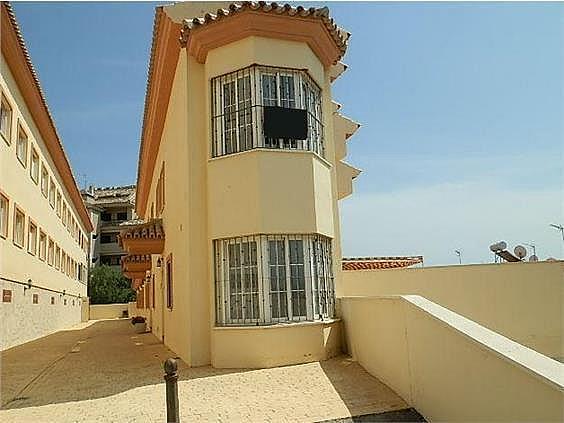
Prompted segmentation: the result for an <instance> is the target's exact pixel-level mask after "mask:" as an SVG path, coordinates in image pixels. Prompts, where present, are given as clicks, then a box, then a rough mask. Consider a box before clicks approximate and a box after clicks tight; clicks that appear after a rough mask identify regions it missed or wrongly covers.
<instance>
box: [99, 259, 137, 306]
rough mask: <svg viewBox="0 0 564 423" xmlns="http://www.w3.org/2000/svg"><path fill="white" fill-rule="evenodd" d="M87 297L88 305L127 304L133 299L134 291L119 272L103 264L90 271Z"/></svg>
mask: <svg viewBox="0 0 564 423" xmlns="http://www.w3.org/2000/svg"><path fill="white" fill-rule="evenodd" d="M88 296H89V297H90V304H112V303H127V302H129V301H133V300H134V299H135V291H133V289H131V285H130V282H129V280H128V279H127V278H126V277H125V276H123V274H122V273H121V271H119V270H118V269H115V268H112V267H110V266H107V265H105V264H103V265H100V266H97V267H94V268H92V269H91V270H90V279H89V281H88Z"/></svg>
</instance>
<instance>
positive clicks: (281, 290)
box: [214, 235, 335, 326]
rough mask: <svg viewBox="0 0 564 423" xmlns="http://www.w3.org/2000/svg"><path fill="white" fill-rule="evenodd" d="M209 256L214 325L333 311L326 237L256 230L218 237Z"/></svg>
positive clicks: (316, 315)
mask: <svg viewBox="0 0 564 423" xmlns="http://www.w3.org/2000/svg"><path fill="white" fill-rule="evenodd" d="M214 261H215V298H216V323H217V325H218V326H227V325H236V326H237V325H268V324H275V323H281V322H300V321H314V320H322V319H323V318H332V317H334V311H335V292H334V287H333V271H332V253H331V239H330V238H327V237H324V236H320V235H255V236H246V237H240V238H231V239H223V240H217V241H215V242H214Z"/></svg>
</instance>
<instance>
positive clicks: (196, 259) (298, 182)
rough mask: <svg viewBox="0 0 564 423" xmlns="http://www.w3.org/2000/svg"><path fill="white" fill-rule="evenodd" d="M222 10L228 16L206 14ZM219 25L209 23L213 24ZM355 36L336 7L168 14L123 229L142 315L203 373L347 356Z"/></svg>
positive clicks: (258, 6)
mask: <svg viewBox="0 0 564 423" xmlns="http://www.w3.org/2000/svg"><path fill="white" fill-rule="evenodd" d="M212 7H215V9H214V10H213V11H211V10H202V9H201V8H209V9H211V8H212ZM207 12H210V13H207ZM348 37H349V34H348V33H347V32H346V31H344V30H342V29H341V28H339V27H338V26H337V25H336V24H335V22H334V21H333V19H331V18H330V16H329V14H328V9H327V8H320V9H317V8H310V9H304V8H303V7H290V6H288V5H285V6H281V5H277V4H275V3H265V2H258V3H254V2H242V3H233V4H229V3H224V4H220V5H218V4H215V5H213V4H212V5H211V6H210V4H207V5H206V4H201V3H200V4H199V5H198V4H194V3H192V4H191V3H179V4H176V5H172V6H164V7H158V8H157V10H156V16H155V22H154V33H153V44H152V49H151V59H150V65H149V77H148V86H147V93H146V104H145V115H144V122H143V132H142V140H141V147H140V153H139V167H138V179H137V183H138V184H137V201H136V212H137V214H138V216H139V217H140V218H142V219H143V223H141V224H133V225H131V226H129V227H127V228H126V229H125V230H122V232H121V234H120V242H121V243H122V245H123V247H124V249H125V251H126V252H127V253H128V255H127V256H126V257H124V258H123V259H122V266H123V269H124V271H125V273H126V275H128V276H129V277H130V278H131V279H132V283H133V286H134V288H135V289H136V290H137V307H138V310H137V312H138V313H139V314H142V315H145V316H146V318H147V321H148V325H149V327H150V328H151V330H152V331H153V333H155V334H156V336H157V337H158V338H159V339H161V340H163V341H164V343H165V344H166V345H167V346H169V347H170V348H171V349H172V350H174V351H175V352H176V353H177V354H179V356H180V357H181V358H182V359H183V360H184V361H185V362H186V363H188V364H189V365H191V366H199V365H206V364H212V365H213V366H215V367H265V366H275V365H283V364H290V363H299V362H306V361H314V360H320V359H325V358H328V357H331V356H332V355H334V354H336V353H338V351H339V346H340V338H341V326H340V325H341V322H340V320H339V319H338V315H339V314H338V310H336V300H335V299H336V290H338V289H339V283H340V278H341V269H340V263H341V248H340V234H339V210H338V204H337V202H338V200H339V199H341V198H344V197H345V196H347V195H349V194H350V193H351V191H352V186H351V185H352V179H354V178H355V177H356V176H357V175H358V173H359V171H358V170H357V169H355V168H353V167H351V166H349V165H348V164H346V163H345V162H344V161H343V159H344V158H345V156H346V147H345V141H346V139H347V138H348V137H350V135H352V134H353V133H354V132H355V131H356V129H357V128H358V126H359V125H358V124H356V123H355V122H353V121H351V120H350V119H347V118H345V117H343V116H341V115H340V114H339V113H338V109H339V107H340V106H339V105H338V104H337V103H335V102H333V101H332V97H331V84H332V82H333V81H334V80H335V79H336V78H338V77H339V76H340V75H341V73H342V72H343V71H344V70H345V69H346V66H345V65H344V64H343V63H341V62H340V59H341V58H342V57H343V55H344V54H345V51H346V48H347V40H348Z"/></svg>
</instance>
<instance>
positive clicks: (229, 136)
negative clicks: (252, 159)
mask: <svg viewBox="0 0 564 423" xmlns="http://www.w3.org/2000/svg"><path fill="white" fill-rule="evenodd" d="M211 90H212V92H211V101H212V157H218V156H223V155H227V154H233V153H237V152H241V151H247V150H251V149H254V148H268V149H288V150H306V151H312V152H315V153H316V154H319V155H320V156H324V154H325V151H324V145H323V124H322V116H321V89H320V88H319V87H318V86H317V84H316V83H315V82H314V81H313V80H312V79H311V77H310V76H309V75H308V73H307V72H306V71H305V70H295V69H286V68H275V67H270V66H258V65H253V66H250V67H247V68H244V69H241V70H239V71H236V72H232V73H229V74H226V75H222V76H219V77H216V78H213V79H212V84H211ZM269 128H270V129H269ZM272 128H277V130H278V132H277V131H276V130H274V131H273V130H272Z"/></svg>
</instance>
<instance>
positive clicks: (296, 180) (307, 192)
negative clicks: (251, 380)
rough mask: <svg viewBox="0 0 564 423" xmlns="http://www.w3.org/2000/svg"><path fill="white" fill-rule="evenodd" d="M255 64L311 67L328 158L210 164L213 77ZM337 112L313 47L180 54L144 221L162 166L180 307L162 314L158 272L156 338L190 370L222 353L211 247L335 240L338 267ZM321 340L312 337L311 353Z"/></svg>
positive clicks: (274, 43) (276, 45)
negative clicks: (260, 236) (248, 237)
mask: <svg viewBox="0 0 564 423" xmlns="http://www.w3.org/2000/svg"><path fill="white" fill-rule="evenodd" d="M255 63H259V64H265V65H271V66H284V67H294V68H297V69H304V68H305V69H308V71H309V73H310V75H311V76H312V78H313V79H314V80H315V81H316V82H317V83H318V84H319V85H320V87H322V89H323V116H324V125H325V145H326V160H323V159H320V158H318V157H316V156H315V155H314V154H312V153H309V152H287V151H275V152H273V151H264V150H262V151H248V152H244V153H240V154H235V155H233V156H228V157H223V158H217V159H212V158H211V157H210V151H211V148H210V144H211V115H210V110H211V105H210V86H211V78H213V77H215V76H218V75H221V74H223V73H226V72H230V71H233V70H236V69H240V68H243V67H246V66H249V65H251V64H255ZM202 100H203V101H202ZM332 111H333V105H332V104H331V87H330V82H329V78H328V76H327V75H326V74H325V70H324V69H323V66H322V65H321V63H320V62H319V60H318V59H317V57H316V56H315V55H314V54H313V53H312V51H311V50H310V49H309V47H308V46H307V45H306V44H302V43H296V42H289V41H282V40H272V39H263V38H259V37H249V38H246V39H244V40H241V41H237V42H235V43H232V44H230V45H227V46H223V47H220V48H217V49H215V50H212V51H210V52H209V54H208V58H207V61H206V63H205V64H200V63H197V62H196V60H195V59H194V58H193V57H191V56H188V55H187V53H186V50H184V49H183V50H182V51H181V52H180V60H179V63H178V65H177V70H176V74H175V79H174V83H173V87H172V94H171V98H170V102H169V106H168V111H167V115H166V120H165V126H164V131H163V134H162V139H161V144H160V148H159V151H158V154H157V158H156V166H155V170H154V172H153V175H152V179H151V180H152V182H151V188H150V194H149V200H148V202H147V209H146V210H145V213H144V214H145V216H147V217H148V216H150V214H151V213H150V210H151V205H152V204H154V205H155V206H154V207H156V200H155V196H156V185H157V181H158V177H159V173H160V169H161V164H162V163H163V162H165V163H166V165H165V169H166V170H165V175H166V177H165V192H166V201H165V202H166V204H165V208H164V212H163V214H162V219H163V225H164V230H165V233H166V241H165V247H164V252H163V255H162V257H163V263H164V262H165V259H166V257H167V256H168V255H169V254H170V253H171V252H172V253H173V256H174V258H173V260H174V306H173V309H172V310H168V309H166V307H165V308H164V311H163V304H164V298H165V295H166V290H165V289H164V284H165V274H164V273H163V274H162V278H161V276H158V272H160V270H159V269H156V268H155V266H153V272H155V273H156V276H157V280H158V282H157V286H158V287H159V292H160V295H158V296H159V298H160V300H157V301H156V309H155V310H154V311H152V318H151V321H152V330H153V332H154V333H155V334H156V335H157V336H159V337H162V335H163V334H164V342H165V344H166V345H167V346H168V347H170V348H171V349H172V350H174V351H175V352H176V353H178V355H179V356H180V357H181V358H182V359H183V360H185V361H186V362H187V363H189V364H190V365H191V366H199V365H206V364H210V363H211V362H212V351H216V352H217V351H219V350H220V349H221V350H223V349H225V339H226V337H225V336H221V335H220V336H216V331H215V330H214V326H215V315H214V310H215V300H214V288H213V287H214V272H213V265H214V264H213V252H212V249H213V240H214V239H218V238H222V237H229V236H240V235H244V234H252V233H307V234H309V233H320V234H323V235H327V236H330V237H333V238H334V242H333V252H334V262H335V263H338V262H339V261H338V260H337V257H339V256H340V246H339V243H340V238H339V229H338V223H337V222H338V218H339V215H338V207H337V200H336V198H337V195H336V193H337V188H336V175H335V166H334V163H335V153H334V145H333V126H332V125H333V118H332ZM273 176H275V177H273ZM249 205H250V207H249ZM163 266H164V264H163ZM335 272H336V273H337V276H336V277H337V278H338V272H337V269H335ZM161 314H162V315H163V316H164V318H163V319H161V318H160V317H159V316H160V315H161ZM159 319H160V320H162V322H161V321H160V320H159ZM212 333H213V334H214V335H213V336H212ZM269 333H273V332H269ZM308 333H309V332H308ZM314 338H315V339H314ZM318 339H319V337H318V336H317V335H316V336H315V337H313V335H312V338H311V339H310V345H311V344H312V343H313V344H315V343H316V342H318ZM331 339H333V337H332V338H331ZM306 344H307V343H306ZM316 345H317V344H316ZM225 351H226V352H227V351H228V349H225ZM304 360H305V358H304ZM306 361H307V360H306ZM281 363H282V362H281ZM237 367H241V365H239V366H237Z"/></svg>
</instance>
